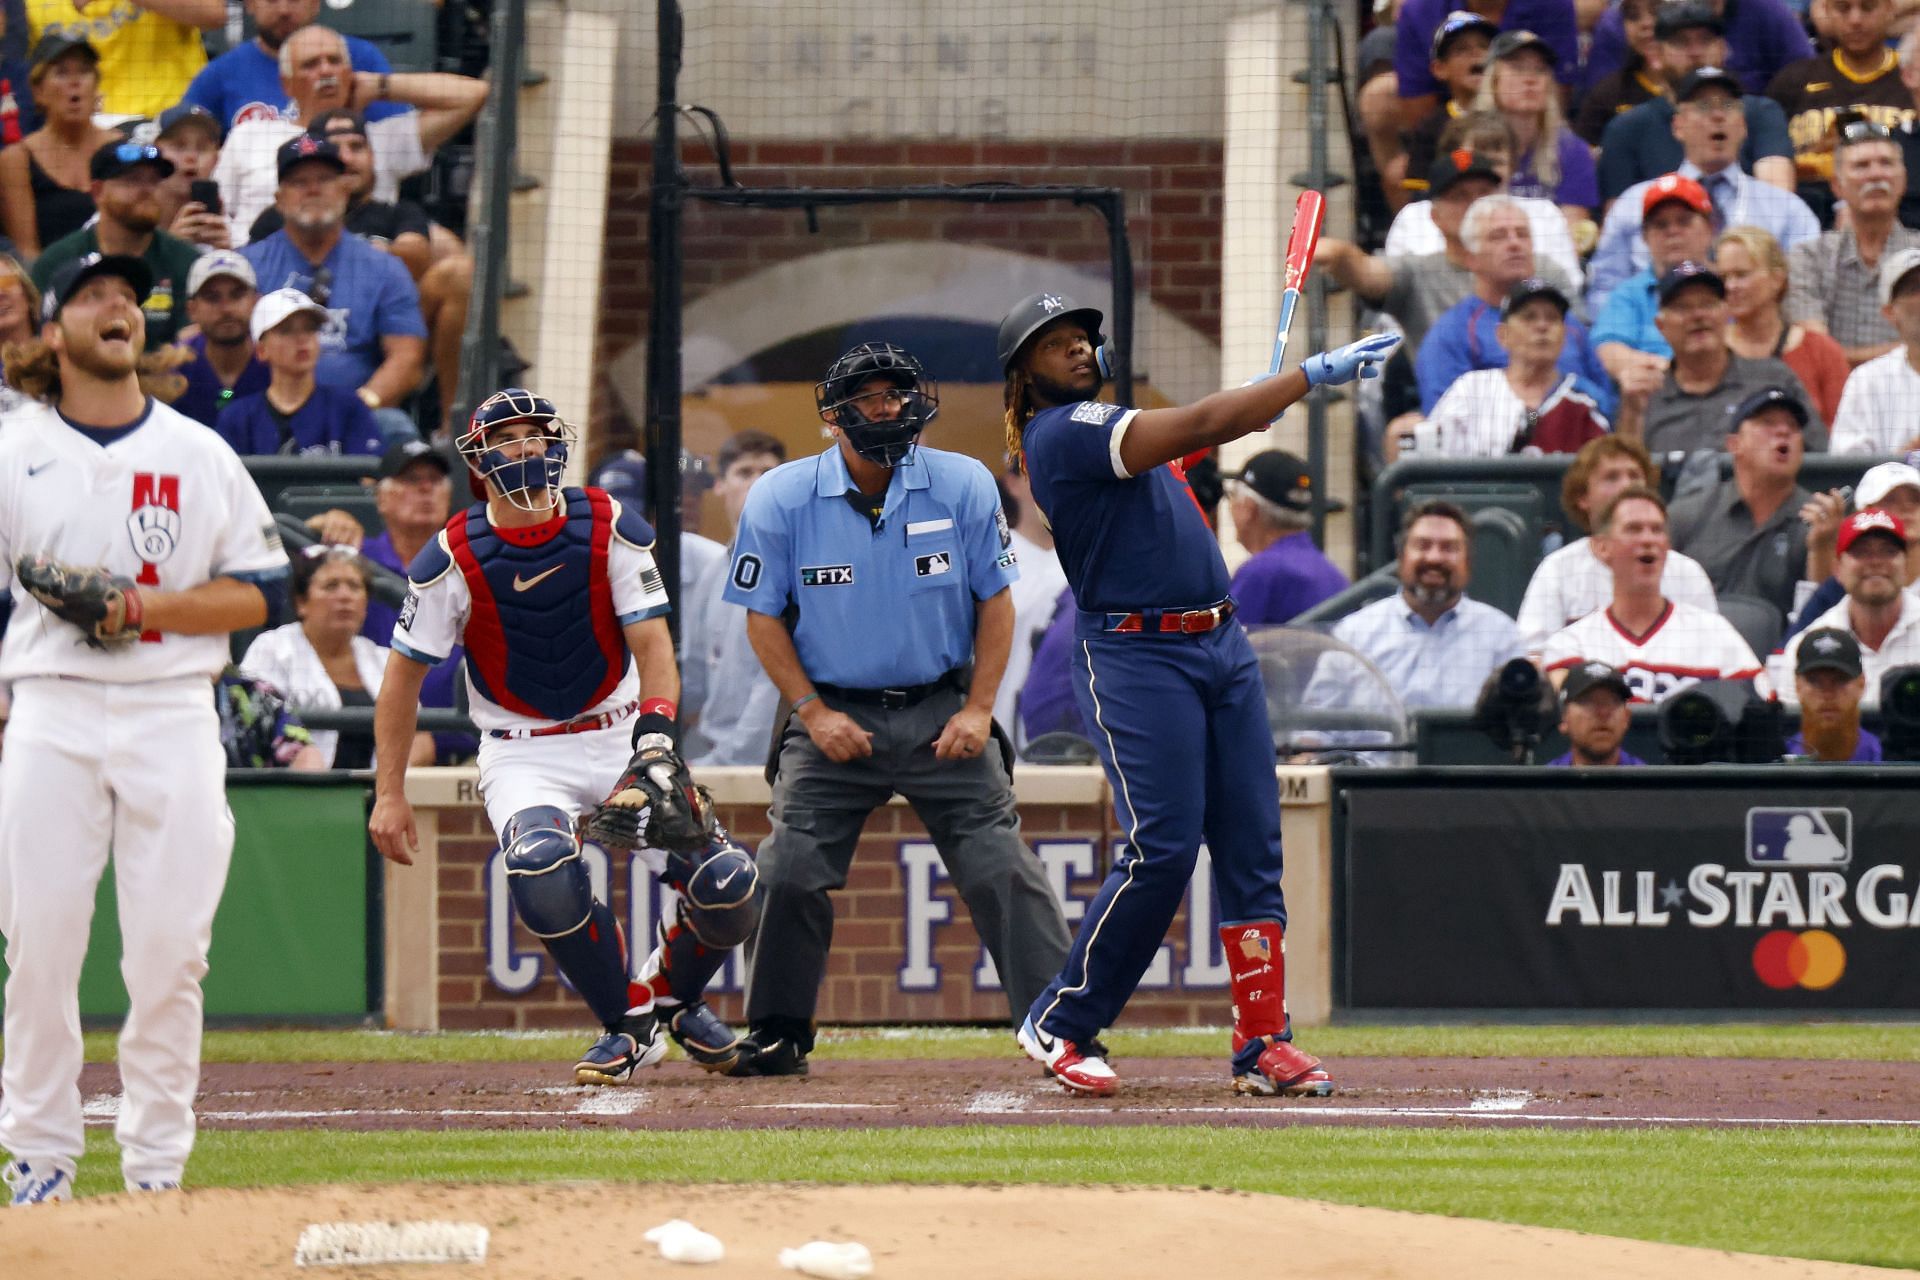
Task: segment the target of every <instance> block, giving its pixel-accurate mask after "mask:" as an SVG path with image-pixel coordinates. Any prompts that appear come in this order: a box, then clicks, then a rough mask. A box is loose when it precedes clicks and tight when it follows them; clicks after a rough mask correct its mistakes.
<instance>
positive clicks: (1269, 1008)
mask: <svg viewBox="0 0 1920 1280" xmlns="http://www.w3.org/2000/svg"><path fill="white" fill-rule="evenodd" d="M1220 945H1221V949H1222V950H1223V951H1224V952H1225V953H1226V957H1227V977H1228V981H1229V982H1231V983H1232V987H1233V1087H1234V1089H1235V1091H1236V1092H1239V1093H1252V1094H1259V1095H1262V1096H1272V1095H1274V1094H1289V1095H1293V1096H1309V1097H1316V1098H1324V1097H1326V1096H1327V1095H1328V1094H1330V1093H1332V1092H1333V1081H1332V1079H1331V1078H1330V1077H1329V1076H1328V1075H1327V1073H1326V1071H1325V1069H1324V1068H1322V1066H1321V1065H1320V1059H1318V1058H1316V1057H1314V1056H1313V1055H1312V1054H1310V1053H1307V1052H1305V1051H1304V1050H1302V1049H1298V1048H1296V1047H1294V1045H1293V1044H1292V1043H1291V1041H1292V1040H1293V1024H1292V1022H1291V1021H1290V1020H1289V1019H1288V1017H1287V959H1286V935H1285V933H1284V932H1283V931H1282V929H1281V928H1280V924H1279V922H1278V921H1274V920H1248V921H1243V922H1241V923H1239V924H1230V925H1224V926H1222V927H1221V929H1220Z"/></svg>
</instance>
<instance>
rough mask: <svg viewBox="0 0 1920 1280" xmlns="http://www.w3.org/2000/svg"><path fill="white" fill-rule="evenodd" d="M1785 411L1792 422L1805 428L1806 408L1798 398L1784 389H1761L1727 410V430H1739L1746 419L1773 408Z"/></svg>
mask: <svg viewBox="0 0 1920 1280" xmlns="http://www.w3.org/2000/svg"><path fill="white" fill-rule="evenodd" d="M1776 406H1777V407H1779V408H1782V409H1785V410H1786V411H1787V412H1788V413H1790V414H1792V415H1793V420H1794V421H1795V422H1797V423H1799V424H1800V425H1801V427H1803V428H1804V427H1805V426H1806V425H1807V406H1806V404H1805V402H1804V401H1802V400H1801V399H1800V397H1799V396H1797V395H1795V394H1793V392H1791V391H1789V390H1787V389H1786V388H1785V387H1762V388H1760V390H1758V391H1756V392H1754V393H1753V394H1752V395H1749V396H1748V397H1747V398H1746V399H1745V400H1742V401H1741V402H1740V403H1739V404H1736V405H1734V406H1733V408H1731V409H1729V410H1727V423H1728V427H1727V429H1728V430H1729V431H1737V430H1739V427H1740V424H1741V423H1743V422H1745V421H1746V420H1747V419H1748V418H1751V417H1754V416H1755V415H1757V414H1760V413H1763V412H1765V411H1766V410H1768V409H1772V408H1775V407H1776Z"/></svg>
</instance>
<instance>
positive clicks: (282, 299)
mask: <svg viewBox="0 0 1920 1280" xmlns="http://www.w3.org/2000/svg"><path fill="white" fill-rule="evenodd" d="M326 323H327V309H326V308H325V307H323V306H321V305H320V304H318V303H317V302H315V301H314V300H313V299H312V298H309V297H308V296H307V295H306V294H304V293H302V292H300V291H299V290H298V289H276V290H274V291H273V292H272V293H269V294H267V295H266V296H265V297H263V298H261V299H260V301H259V302H257V303H255V304H254V308H253V342H254V345H255V346H256V347H258V348H259V350H260V354H261V355H262V356H263V357H264V358H265V359H266V362H267V368H268V369H269V370H271V373H272V377H271V380H270V381H269V382H268V383H267V389H266V390H265V391H262V392H261V393H260V394H259V395H255V396H242V397H240V398H239V399H237V400H235V401H234V402H233V403H232V404H230V405H228V406H227V407H226V408H225V409H222V410H221V411H220V417H219V419H218V420H217V421H215V422H214V424H213V427H214V430H216V431H218V432H219V433H220V434H221V436H223V437H224V438H225V439H226V441H227V443H228V444H230V445H232V446H233V449H234V452H235V453H239V454H267V453H284V454H319V455H326V454H333V455H339V454H372V455H374V456H376V457H377V456H379V455H380V453H381V451H382V450H383V449H384V448H385V444H384V443H383V441H382V439H381V434H380V424H379V423H377V422H375V421H374V418H373V411H372V410H371V409H369V408H367V406H366V405H365V404H363V403H362V402H361V400H360V398H359V397H358V396H356V395H354V394H353V393H352V392H351V391H348V390H346V389H345V388H343V387H329V386H326V385H324V384H321V383H319V382H317V381H316V380H315V378H314V368H315V366H316V365H318V364H319V362H320V331H321V329H322V328H324V327H325V325H326Z"/></svg>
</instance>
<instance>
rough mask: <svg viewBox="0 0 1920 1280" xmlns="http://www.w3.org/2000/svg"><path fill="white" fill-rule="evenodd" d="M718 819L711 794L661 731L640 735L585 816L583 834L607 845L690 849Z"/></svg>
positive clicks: (702, 844) (703, 842)
mask: <svg viewBox="0 0 1920 1280" xmlns="http://www.w3.org/2000/svg"><path fill="white" fill-rule="evenodd" d="M716 829H717V823H716V821H715V819H714V816H713V797H712V796H710V795H708V794H707V789H706V788H705V787H702V786H698V785H696V784H695V783H694V780H693V775H692V774H690V773H688V772H687V766H686V764H685V763H684V762H682V760H681V759H680V757H679V756H677V755H675V754H674V751H673V747H672V746H671V744H669V743H668V742H667V740H666V738H665V737H664V736H663V735H658V734H649V735H647V736H646V737H643V738H641V740H640V742H639V749H638V750H636V751H635V752H634V753H633V759H631V760H629V761H628V762H627V768H626V772H624V773H622V774H621V775H620V780H619V781H618V782H616V783H614V784H613V791H612V792H611V793H610V794H609V795H608V796H607V798H606V799H605V800H603V801H601V802H600V805H599V807H598V808H596V809H595V810H594V811H593V813H592V814H591V815H589V816H588V818H587V838H588V839H589V840H592V841H594V842H595V843H597V844H599V845H601V846H602V847H604V848H608V849H632V848H634V847H636V846H638V845H641V844H643V843H644V844H645V845H646V846H647V847H649V848H653V849H660V850H664V851H665V852H667V853H692V852H694V851H695V850H699V849H704V848H706V847H707V845H708V844H709V843H710V842H711V840H712V837H713V833H714V831H715V830H716Z"/></svg>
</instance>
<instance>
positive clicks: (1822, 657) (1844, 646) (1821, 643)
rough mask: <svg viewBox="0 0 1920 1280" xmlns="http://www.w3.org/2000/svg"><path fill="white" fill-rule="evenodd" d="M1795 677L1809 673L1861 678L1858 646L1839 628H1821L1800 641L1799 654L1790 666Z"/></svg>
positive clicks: (1849, 635)
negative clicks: (1825, 672) (1832, 673)
mask: <svg viewBox="0 0 1920 1280" xmlns="http://www.w3.org/2000/svg"><path fill="white" fill-rule="evenodd" d="M1793 670H1794V674H1795V675H1806V674H1807V673H1808V672H1810V671H1838V672H1839V673H1840V674H1841V675H1843V676H1846V677H1847V678H1848V679H1852V678H1853V677H1854V676H1857V675H1861V674H1864V669H1863V668H1862V667H1861V665H1860V642H1859V641H1858V640H1856V639H1854V638H1853V636H1852V634H1851V633H1849V632H1846V631H1842V630H1841V629H1840V628H1838V627H1821V628H1820V629H1819V630H1818V631H1809V632H1807V633H1806V634H1805V635H1803V636H1801V637H1800V652H1799V653H1798V654H1797V655H1795V657H1794V662H1793Z"/></svg>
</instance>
